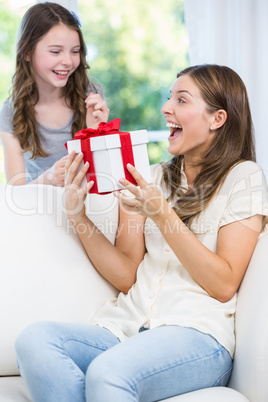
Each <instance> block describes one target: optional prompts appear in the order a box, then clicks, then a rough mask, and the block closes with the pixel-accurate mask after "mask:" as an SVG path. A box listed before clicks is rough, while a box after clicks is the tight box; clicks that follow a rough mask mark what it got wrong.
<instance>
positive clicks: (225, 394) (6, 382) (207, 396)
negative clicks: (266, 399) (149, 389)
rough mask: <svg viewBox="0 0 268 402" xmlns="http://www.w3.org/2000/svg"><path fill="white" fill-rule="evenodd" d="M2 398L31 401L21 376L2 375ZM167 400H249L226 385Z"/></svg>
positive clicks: (247, 401) (5, 399)
mask: <svg viewBox="0 0 268 402" xmlns="http://www.w3.org/2000/svg"><path fill="white" fill-rule="evenodd" d="M0 400H1V401H3V402H31V398H30V396H29V393H28V391H27V389H26V386H25V384H24V382H23V380H22V378H21V377H3V378H1V377H0ZM165 400H166V401H168V402H226V401H228V402H249V400H248V399H247V398H245V397H244V396H243V395H241V394H239V393H238V392H237V391H234V390H233V389H229V388H225V387H215V388H207V389H201V390H199V391H194V392H189V393H187V394H183V395H180V396H175V397H173V398H169V399H165Z"/></svg>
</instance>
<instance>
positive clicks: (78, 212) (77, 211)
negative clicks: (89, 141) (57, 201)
mask: <svg viewBox="0 0 268 402" xmlns="http://www.w3.org/2000/svg"><path fill="white" fill-rule="evenodd" d="M82 160H83V154H82V153H80V154H79V155H77V156H76V157H75V152H74V151H73V152H72V153H71V154H70V156H69V158H68V160H67V163H66V165H65V207H66V212H67V215H68V217H69V218H70V219H72V223H73V224H74V225H75V223H78V222H79V221H80V220H81V219H82V218H83V217H84V216H85V204H84V201H85V199H86V196H87V194H88V192H89V190H90V189H91V187H92V186H93V184H94V182H93V181H90V182H89V183H87V184H85V185H84V186H83V187H81V183H82V180H83V178H84V177H85V175H86V173H87V171H88V168H89V163H88V162H86V163H85V165H84V166H83V167H82V169H81V170H80V171H79V172H78V173H77V169H78V167H79V165H80V163H81V161H82Z"/></svg>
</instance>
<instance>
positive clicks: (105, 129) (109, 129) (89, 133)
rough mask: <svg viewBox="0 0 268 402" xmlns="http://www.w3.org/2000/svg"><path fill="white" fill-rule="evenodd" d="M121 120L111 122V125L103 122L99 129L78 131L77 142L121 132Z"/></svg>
mask: <svg viewBox="0 0 268 402" xmlns="http://www.w3.org/2000/svg"><path fill="white" fill-rule="evenodd" d="M120 122H121V119H114V120H111V121H110V122H109V123H104V122H101V123H100V124H99V125H98V128H97V129H94V128H84V129H83V130H80V131H78V132H77V133H76V134H75V136H74V138H75V139H76V140H85V139H86V138H90V137H93V136H94V137H95V136H97V135H105V134H107V133H109V134H116V133H118V131H119V127H120Z"/></svg>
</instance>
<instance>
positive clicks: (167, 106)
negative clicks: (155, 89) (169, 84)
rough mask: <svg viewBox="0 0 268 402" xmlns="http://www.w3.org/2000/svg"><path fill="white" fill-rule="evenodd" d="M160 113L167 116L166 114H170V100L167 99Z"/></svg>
mask: <svg viewBox="0 0 268 402" xmlns="http://www.w3.org/2000/svg"><path fill="white" fill-rule="evenodd" d="M161 113H162V114H167V113H171V108H170V99H168V100H167V101H166V102H165V103H164V105H163V106H162V108H161Z"/></svg>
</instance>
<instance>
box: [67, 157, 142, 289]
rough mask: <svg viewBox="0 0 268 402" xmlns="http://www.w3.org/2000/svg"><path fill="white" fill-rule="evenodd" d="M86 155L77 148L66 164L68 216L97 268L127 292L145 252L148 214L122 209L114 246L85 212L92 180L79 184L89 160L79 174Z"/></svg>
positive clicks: (106, 277)
mask: <svg viewBox="0 0 268 402" xmlns="http://www.w3.org/2000/svg"><path fill="white" fill-rule="evenodd" d="M82 158H83V155H82V154H80V155H78V156H77V157H76V158H75V154H74V152H73V153H72V154H71V155H70V157H69V159H68V161H67V164H66V184H65V205H66V211H67V215H68V218H69V219H70V222H71V223H72V225H73V226H74V228H75V229H76V231H77V233H78V236H79V238H80V240H81V242H82V244H83V246H84V248H85V250H86V252H87V254H88V256H89V258H90V260H91V262H92V263H93V265H94V266H95V268H96V269H97V271H98V272H99V273H100V274H101V275H102V276H103V277H104V278H105V279H107V280H108V281H109V282H110V283H111V284H112V285H113V286H115V287H116V288H117V289H119V290H120V291H122V292H124V293H127V292H128V290H129V289H130V288H131V286H132V285H133V284H134V283H135V282H136V272H137V269H138V266H139V264H140V262H141V261H142V259H143V257H144V254H145V244H144V235H143V228H144V222H145V218H144V217H142V216H139V215H137V214H133V213H131V214H129V213H126V212H124V210H123V209H120V218H119V227H118V233H117V239H116V245H115V246H114V245H113V244H112V243H111V242H110V241H109V240H108V239H107V238H106V237H105V236H104V235H103V234H102V233H101V232H100V230H99V229H98V228H97V227H96V226H95V225H94V223H93V222H92V221H91V220H90V219H89V218H88V217H87V216H86V213H85V204H84V201H85V198H86V196H87V194H88V191H89V190H90V188H91V187H92V185H93V183H92V182H89V183H87V184H86V185H85V186H84V187H83V188H80V185H81V182H82V179H83V177H84V176H85V174H86V172H87V170H88V167H89V165H88V163H86V164H85V165H84V167H83V168H82V169H81V171H80V172H79V173H78V174H76V171H77V168H78V166H79V164H80V162H81V160H82Z"/></svg>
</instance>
